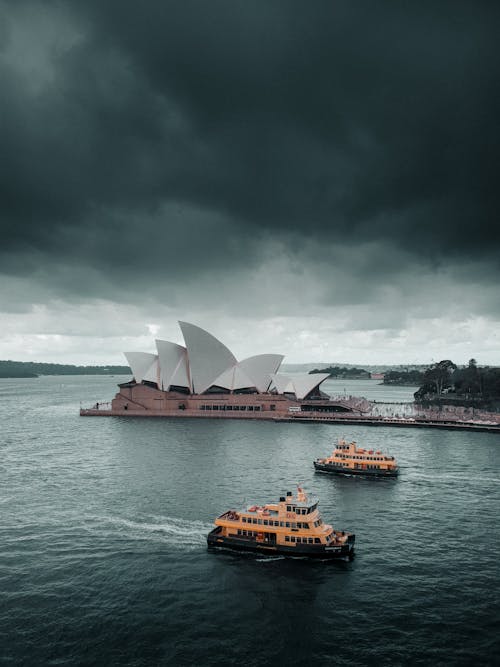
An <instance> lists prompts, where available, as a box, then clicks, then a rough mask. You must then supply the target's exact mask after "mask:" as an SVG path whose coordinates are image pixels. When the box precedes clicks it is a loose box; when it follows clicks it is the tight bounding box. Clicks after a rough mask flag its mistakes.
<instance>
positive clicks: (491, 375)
mask: <svg viewBox="0 0 500 667" xmlns="http://www.w3.org/2000/svg"><path fill="white" fill-rule="evenodd" d="M414 397H415V400H416V401H418V402H425V401H431V402H435V401H436V400H437V401H441V402H447V403H454V402H458V403H461V404H464V403H466V404H467V403H474V404H476V405H483V404H487V403H489V402H491V401H498V400H500V368H495V367H490V366H486V367H482V368H479V367H478V365H477V362H476V360H475V359H471V360H470V361H469V363H468V365H467V366H465V367H464V368H459V367H458V366H457V365H456V364H454V363H453V361H451V360H450V359H443V360H442V361H438V362H437V363H435V364H432V366H430V367H429V368H428V369H427V370H426V371H425V372H424V373H423V377H422V382H421V384H420V387H419V389H418V391H416V392H415V394H414Z"/></svg>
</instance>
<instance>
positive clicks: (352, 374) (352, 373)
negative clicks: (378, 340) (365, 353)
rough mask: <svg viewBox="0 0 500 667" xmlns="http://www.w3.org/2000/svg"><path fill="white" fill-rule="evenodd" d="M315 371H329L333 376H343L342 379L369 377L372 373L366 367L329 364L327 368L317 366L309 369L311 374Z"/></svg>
mask: <svg viewBox="0 0 500 667" xmlns="http://www.w3.org/2000/svg"><path fill="white" fill-rule="evenodd" d="M314 373H329V374H330V377H331V378H342V379H349V378H350V379H353V380H359V379H365V378H367V379H369V378H370V373H369V372H368V371H365V369H364V368H345V367H340V366H328V367H327V368H315V369H314V370H313V371H309V374H310V375H311V374H314Z"/></svg>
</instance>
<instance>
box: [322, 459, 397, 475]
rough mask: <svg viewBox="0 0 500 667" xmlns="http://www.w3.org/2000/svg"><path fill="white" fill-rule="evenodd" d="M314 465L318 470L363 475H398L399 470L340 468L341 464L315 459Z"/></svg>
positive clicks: (338, 473) (337, 473) (336, 473)
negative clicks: (335, 464) (331, 463)
mask: <svg viewBox="0 0 500 667" xmlns="http://www.w3.org/2000/svg"><path fill="white" fill-rule="evenodd" d="M314 467H315V469H316V470H317V471H318V472H328V473H332V474H334V475H359V476H361V477H397V476H398V472H399V471H398V470H377V469H373V468H366V469H365V470H363V469H361V470H360V469H354V468H340V467H339V466H333V465H329V464H328V463H319V462H318V461H314Z"/></svg>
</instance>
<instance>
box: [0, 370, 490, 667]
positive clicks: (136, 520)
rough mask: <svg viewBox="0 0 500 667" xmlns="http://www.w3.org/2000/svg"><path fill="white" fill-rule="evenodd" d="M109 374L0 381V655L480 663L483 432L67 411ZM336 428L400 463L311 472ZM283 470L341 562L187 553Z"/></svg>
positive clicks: (93, 393) (277, 488)
mask: <svg viewBox="0 0 500 667" xmlns="http://www.w3.org/2000/svg"><path fill="white" fill-rule="evenodd" d="M119 379H120V378H105V377H71V378H68V377H65V378H61V377H58V378H39V379H34V380H1V381H0V417H1V429H2V430H1V437H0V446H1V459H0V471H1V489H0V539H1V549H0V596H1V604H0V656H1V660H2V662H3V663H5V664H12V665H19V664H22V665H24V664H26V665H44V664H54V665H56V664H57V665H62V664H85V665H86V664H88V665H100V664H103V665H111V664H127V665H167V664H168V665H202V664H203V665H240V664H248V665H267V664H269V665H271V664H272V665H307V664H313V665H332V664H335V665H365V664H366V665H371V664H379V665H409V664H411V665H413V664H415V665H419V664H421V665H469V664H470V665H472V664H480V665H493V664H497V662H496V661H497V655H498V652H499V650H500V641H499V638H498V634H499V633H498V628H499V619H500V617H499V606H498V584H499V555H500V554H499V552H500V548H499V534H500V530H499V529H500V518H499V512H500V462H499V451H500V450H499V448H500V437H499V436H498V435H496V434H489V433H454V432H445V431H432V430H420V429H415V430H411V429H408V430H406V429H399V428H398V429H396V430H391V429H390V428H384V427H379V428H370V427H361V426H354V427H352V428H351V429H349V431H348V432H347V431H346V430H345V428H344V427H336V426H332V425H322V424H274V423H268V422H260V423H259V422H256V423H247V422H239V421H236V420H234V421H233V420H231V421H216V420H199V421H198V420H187V419H186V420H176V421H168V420H164V419H151V420H147V419H118V418H80V417H79V416H78V408H79V401H80V399H82V401H83V403H84V405H87V404H91V403H93V402H95V401H96V400H100V401H102V400H106V399H108V398H111V396H112V395H113V394H114V392H115V385H116V383H117V382H118V381H119ZM385 391H387V390H385ZM396 400H400V394H398V395H397V399H396ZM340 436H345V437H347V438H353V439H355V440H357V441H358V443H360V444H362V445H366V446H370V447H373V448H377V449H379V448H380V449H383V450H384V451H388V452H389V453H391V454H394V455H395V456H396V457H397V458H398V460H399V463H400V465H401V467H402V471H401V475H400V478H399V479H397V480H363V479H357V478H331V477H328V476H326V475H321V474H315V473H314V469H313V466H312V461H313V459H314V458H316V457H317V456H320V455H323V454H327V453H329V451H330V450H331V448H332V444H333V442H334V441H335V440H336V438H337V437H340ZM297 483H299V484H301V485H303V486H305V487H306V489H308V490H309V491H312V492H314V493H315V494H317V495H318V496H319V498H320V509H321V511H322V515H323V518H324V519H325V520H328V521H329V522H333V524H334V525H335V526H336V527H338V528H341V529H344V528H345V529H348V530H352V531H354V532H355V533H356V545H357V556H356V558H355V560H354V561H353V562H352V563H313V562H309V561H304V560H289V559H283V558H277V559H271V560H267V559H264V558H255V557H253V556H244V555H243V556H242V555H237V554H236V555H235V554H230V553H224V552H215V553H210V552H208V551H207V548H206V542H205V537H206V534H207V532H208V531H209V530H210V528H211V524H212V521H213V518H214V517H215V516H216V515H218V514H219V513H220V512H222V511H223V510H225V509H228V508H230V507H232V506H235V507H239V506H241V505H243V504H245V503H250V502H257V503H264V502H267V501H271V500H274V499H276V498H277V497H278V496H279V495H281V494H282V492H283V491H286V490H287V489H290V490H292V489H294V486H295V485H296V484H297Z"/></svg>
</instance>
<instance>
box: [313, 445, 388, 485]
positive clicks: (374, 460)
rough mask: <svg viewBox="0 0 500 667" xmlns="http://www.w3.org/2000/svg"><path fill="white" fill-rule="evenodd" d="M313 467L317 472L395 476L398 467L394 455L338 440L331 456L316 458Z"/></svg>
mask: <svg viewBox="0 0 500 667" xmlns="http://www.w3.org/2000/svg"><path fill="white" fill-rule="evenodd" d="M314 467H315V468H316V470H317V471H319V472H331V473H337V474H343V475H366V476H373V477H395V476H396V475H397V474H398V472H399V468H398V465H397V463H396V460H395V459H394V456H387V455H386V454H382V452H379V451H374V450H373V449H361V448H359V447H356V443H355V442H346V441H345V440H344V439H341V440H339V441H338V444H337V447H336V449H335V450H334V451H333V453H332V455H331V456H328V457H327V458H324V459H316V461H314Z"/></svg>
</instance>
